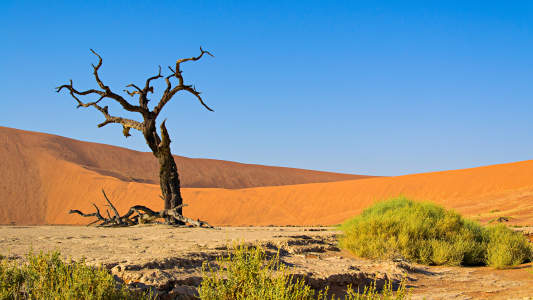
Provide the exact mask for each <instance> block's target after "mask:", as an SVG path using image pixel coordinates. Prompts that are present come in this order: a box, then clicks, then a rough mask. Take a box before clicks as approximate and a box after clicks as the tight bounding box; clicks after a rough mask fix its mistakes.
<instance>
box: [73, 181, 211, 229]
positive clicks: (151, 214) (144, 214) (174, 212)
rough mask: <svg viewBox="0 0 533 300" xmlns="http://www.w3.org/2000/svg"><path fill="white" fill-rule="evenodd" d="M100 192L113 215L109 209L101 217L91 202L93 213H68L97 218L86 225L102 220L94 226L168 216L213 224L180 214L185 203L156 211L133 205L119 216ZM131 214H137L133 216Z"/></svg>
mask: <svg viewBox="0 0 533 300" xmlns="http://www.w3.org/2000/svg"><path fill="white" fill-rule="evenodd" d="M102 193H103V194H104V197H105V199H106V200H107V203H109V205H107V206H109V207H110V208H111V209H112V210H113V212H114V213H115V215H114V216H113V217H111V215H110V214H109V211H108V212H107V215H108V218H104V217H102V215H101V214H100V209H98V206H96V205H95V204H94V203H91V204H92V205H94V207H95V208H96V212H95V213H91V214H84V213H82V212H81V211H79V210H77V209H74V210H70V211H69V212H68V213H69V214H78V215H80V216H83V217H96V218H97V220H96V221H94V222H92V223H89V224H88V225H87V226H90V225H92V224H94V223H96V222H102V223H100V224H98V225H96V227H127V226H133V225H138V224H147V223H151V222H153V221H155V220H156V219H166V220H168V219H169V217H174V218H175V219H176V220H178V221H181V222H183V223H189V224H191V225H193V226H195V227H207V228H213V226H211V225H209V224H208V223H207V222H204V221H200V220H199V219H198V220H193V219H191V218H187V217H184V216H183V215H182V214H180V213H179V210H180V209H181V208H182V207H184V206H187V204H180V205H178V206H176V207H174V208H171V209H163V210H160V211H157V212H156V211H153V210H151V209H150V208H148V207H146V206H142V205H135V206H133V207H131V208H130V209H129V210H128V212H127V213H126V214H125V215H123V216H120V214H119V213H118V211H117V209H116V208H115V206H113V204H112V203H111V201H110V200H109V199H108V198H107V195H106V194H105V191H104V189H102ZM133 214H137V215H135V216H134V215H133Z"/></svg>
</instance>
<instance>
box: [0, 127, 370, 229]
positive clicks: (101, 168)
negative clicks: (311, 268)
mask: <svg viewBox="0 0 533 300" xmlns="http://www.w3.org/2000/svg"><path fill="white" fill-rule="evenodd" d="M175 158H176V163H177V164H178V168H179V170H180V179H181V183H182V186H183V187H200V188H204V187H217V188H226V189H236V188H246V187H259V186H277V185H286V184H302V183H310V182H331V181H340V180H353V179H361V178H369V176H360V175H349V174H338V173H328V172H318V171H309V170H301V169H292V168H282V167H267V166H260V165H249V164H240V163H234V162H228V161H220V160H211V159H191V158H186V157H180V156H175ZM158 169H159V165H158V163H157V161H156V159H155V158H154V157H153V156H152V154H150V153H142V152H137V151H132V150H128V149H124V148H120V147H114V146H109V145H103V144H95V143H88V142H81V141H77V140H72V139H68V138H64V137H60V136H55V135H50V134H43V133H36V132H29V131H22V130H17V129H11V128H7V127H0V170H2V172H0V192H1V196H0V201H1V203H2V205H0V223H9V222H16V223H18V224H45V223H56V222H60V223H61V222H63V223H69V224H70V223H72V222H74V221H72V220H73V219H72V218H67V219H65V218H64V217H57V216H62V215H64V214H65V212H66V211H68V209H66V208H65V207H64V205H67V204H68V207H69V208H70V207H80V209H85V210H87V209H89V210H90V209H92V207H90V206H89V207H87V204H89V202H95V203H99V201H101V200H102V199H103V198H102V196H101V191H100V190H101V188H105V190H106V191H108V194H109V195H110V196H111V197H113V200H114V201H117V202H119V203H120V202H121V201H126V200H125V199H129V200H128V201H130V202H131V201H134V202H135V203H145V204H151V205H153V206H157V205H159V204H161V203H160V200H159V198H158V194H159V192H158V188H157V187H156V186H153V185H150V183H151V184H158V183H159V176H158V173H157V172H158ZM140 183H144V184H140ZM146 183H148V184H146ZM132 194H134V195H132ZM150 201H155V202H157V203H153V204H152V203H150ZM128 203H129V202H128ZM72 205H73V206H72ZM89 205H90V204H89ZM119 205H121V204H119ZM124 205H129V204H124ZM57 218H59V219H57Z"/></svg>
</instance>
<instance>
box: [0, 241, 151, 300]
mask: <svg viewBox="0 0 533 300" xmlns="http://www.w3.org/2000/svg"><path fill="white" fill-rule="evenodd" d="M26 259H27V263H23V264H17V263H16V262H15V261H12V262H8V261H7V259H5V258H4V257H3V256H1V255H0V299H2V300H8V299H13V300H17V299H73V300H80V299H87V300H89V299H95V300H96V299H117V300H118V299H151V298H150V297H149V296H147V295H134V294H132V293H131V292H130V291H128V290H127V289H126V288H125V287H124V286H123V287H121V288H120V289H115V279H114V278H113V276H112V275H111V274H109V272H108V271H107V270H106V269H104V268H102V267H101V266H100V267H99V268H96V269H94V268H91V267H88V266H87V265H86V264H85V260H84V259H81V260H79V261H71V262H69V263H65V262H64V261H63V260H62V259H61V253H60V252H59V251H53V252H48V253H45V254H43V252H42V251H41V252H40V253H39V254H37V255H36V254H34V253H33V251H30V252H29V253H28V254H26Z"/></svg>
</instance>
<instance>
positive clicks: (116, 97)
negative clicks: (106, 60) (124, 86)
mask: <svg viewBox="0 0 533 300" xmlns="http://www.w3.org/2000/svg"><path fill="white" fill-rule="evenodd" d="M91 52H92V53H94V55H96V56H98V59H99V61H98V65H97V66H96V67H95V66H94V64H93V65H92V66H93V68H94V73H93V74H94V78H95V79H96V82H97V83H98V85H99V86H100V88H101V89H103V90H104V91H105V96H106V97H107V98H111V99H114V100H115V101H117V102H118V103H120V105H122V107H123V108H124V109H125V110H127V111H131V112H142V108H141V107H140V106H136V105H131V104H130V103H129V102H128V101H126V100H125V99H124V98H122V97H121V96H119V95H117V94H115V93H113V92H112V91H111V89H110V88H109V87H108V86H106V85H104V83H103V82H102V80H100V77H99V76H98V69H100V67H101V66H102V57H100V55H98V54H96V52H94V50H93V49H91Z"/></svg>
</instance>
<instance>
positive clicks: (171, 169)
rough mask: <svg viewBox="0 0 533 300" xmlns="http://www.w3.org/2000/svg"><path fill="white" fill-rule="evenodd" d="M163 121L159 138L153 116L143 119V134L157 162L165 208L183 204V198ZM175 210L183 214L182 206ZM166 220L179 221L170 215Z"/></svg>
mask: <svg viewBox="0 0 533 300" xmlns="http://www.w3.org/2000/svg"><path fill="white" fill-rule="evenodd" d="M165 121H166V120H165ZM165 121H163V123H161V138H160V137H159V135H158V134H157V131H156V126H155V118H146V119H145V121H144V125H145V130H144V132H143V135H144V138H145V140H146V143H147V144H148V146H149V147H150V149H151V150H152V153H153V154H154V156H155V157H156V158H157V159H158V162H159V186H160V188H161V193H162V197H163V200H164V201H165V209H173V208H175V207H176V206H179V205H181V204H183V198H182V197H181V190H180V180H179V175H178V167H177V166H176V162H175V161H174V157H173V156H172V153H171V151H170V142H171V140H170V137H169V135H168V131H167V128H166V127H165ZM177 212H178V213H179V214H183V213H182V208H179V209H178V210H177ZM167 222H169V223H176V222H178V223H180V221H177V220H176V219H175V218H173V217H172V216H169V217H168V218H167Z"/></svg>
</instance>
